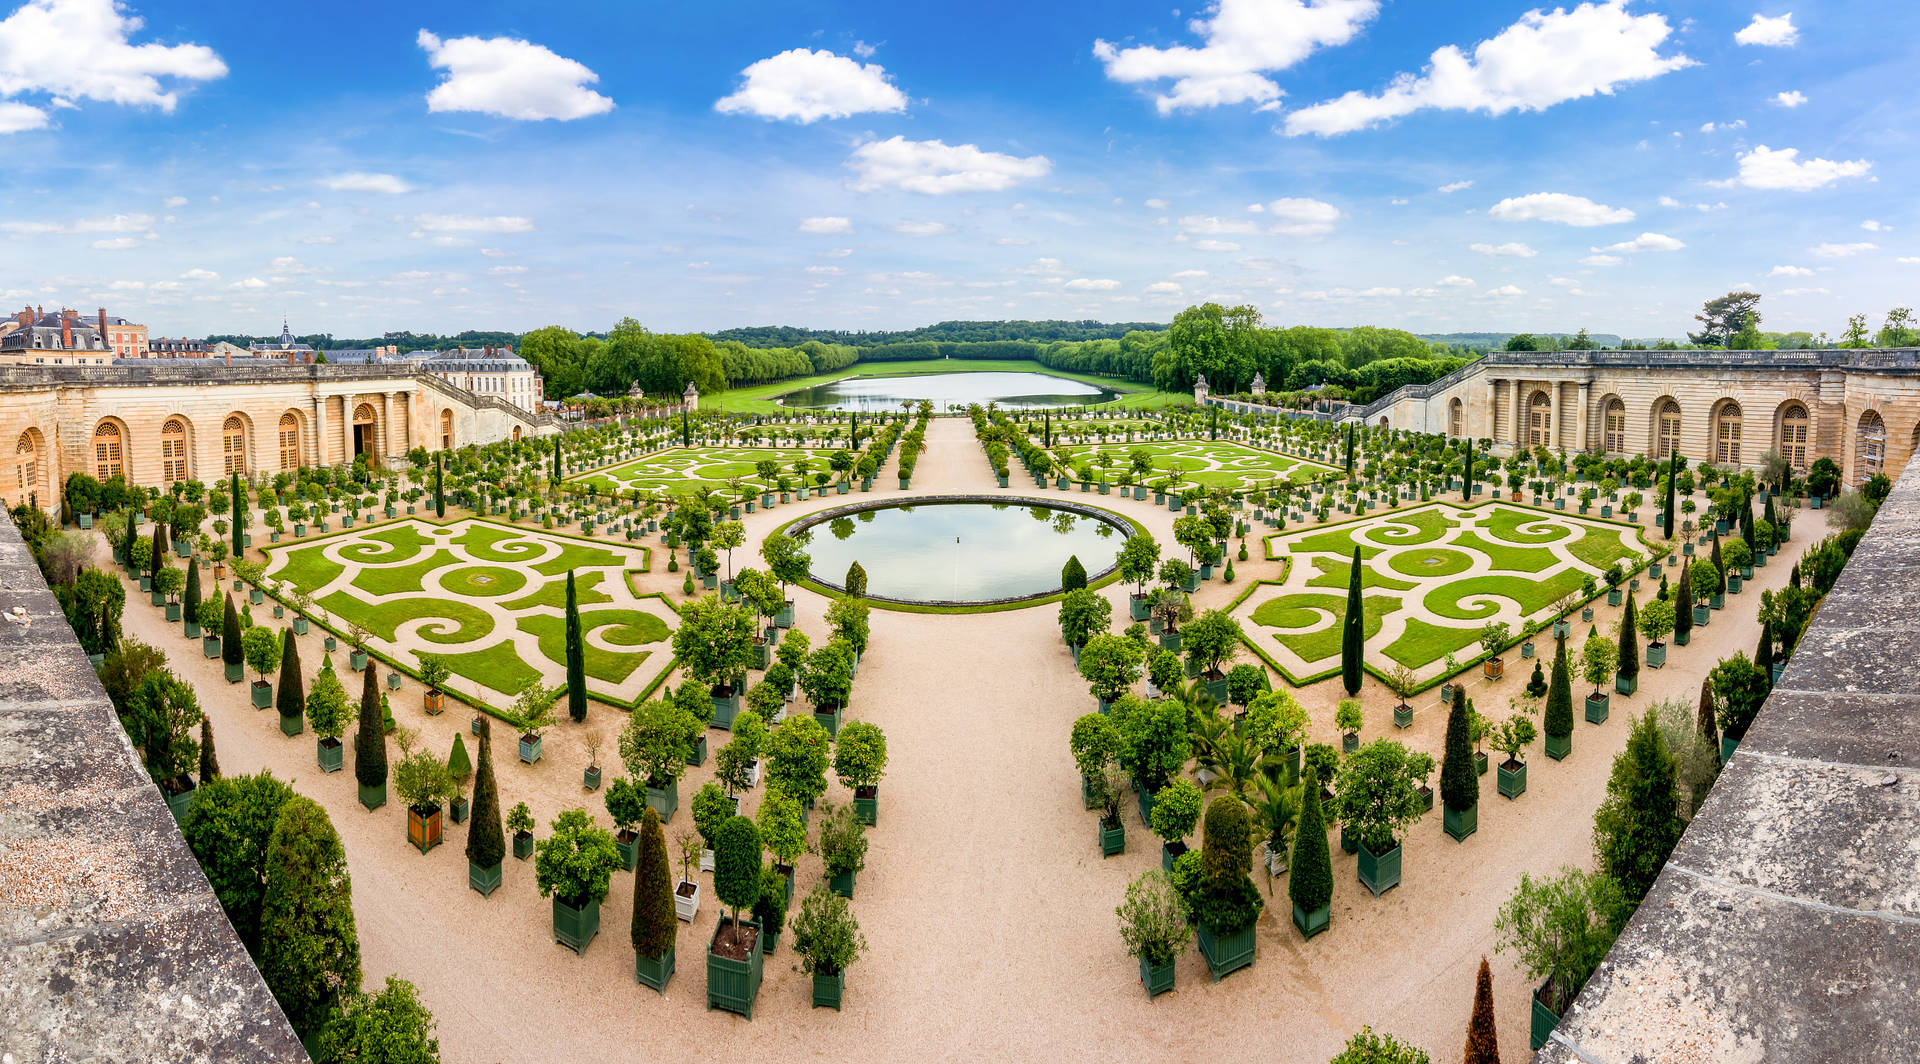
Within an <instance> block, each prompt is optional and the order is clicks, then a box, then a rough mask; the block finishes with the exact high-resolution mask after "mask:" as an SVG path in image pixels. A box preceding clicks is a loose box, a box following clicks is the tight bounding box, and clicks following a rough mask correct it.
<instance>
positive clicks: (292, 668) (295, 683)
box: [275, 632, 307, 717]
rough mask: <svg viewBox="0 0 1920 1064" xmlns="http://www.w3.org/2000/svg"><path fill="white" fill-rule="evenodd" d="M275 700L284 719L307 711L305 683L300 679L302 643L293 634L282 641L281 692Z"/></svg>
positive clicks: (288, 634) (289, 634)
mask: <svg viewBox="0 0 1920 1064" xmlns="http://www.w3.org/2000/svg"><path fill="white" fill-rule="evenodd" d="M275 698H276V702H275V705H276V706H277V707H278V708H279V710H280V715H281V716H283V717H299V716H302V715H303V714H305V713H306V711H307V693H306V690H305V681H304V680H302V679H301V678H300V641H299V640H298V639H295V638H294V637H293V633H291V632H289V633H287V638H285V639H282V640H281V641H280V690H279V691H278V692H277V693H276V695H275Z"/></svg>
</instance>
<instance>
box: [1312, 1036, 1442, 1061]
mask: <svg viewBox="0 0 1920 1064" xmlns="http://www.w3.org/2000/svg"><path fill="white" fill-rule="evenodd" d="M1327 1064H1433V1058H1432V1057H1429V1056H1427V1052H1426V1050H1424V1049H1420V1048H1418V1047H1417V1046H1412V1045H1409V1044H1407V1043H1406V1042H1402V1041H1401V1040H1399V1039H1398V1038H1395V1037H1394V1036H1392V1035H1390V1034H1374V1033H1373V1028H1372V1027H1362V1028H1360V1030H1359V1031H1358V1032H1356V1033H1355V1034H1354V1036H1353V1037H1352V1038H1349V1039H1347V1046H1346V1048H1345V1049H1342V1050H1341V1051H1340V1053H1339V1055H1337V1056H1335V1057H1334V1058H1333V1059H1332V1060H1330V1061H1328V1062H1327Z"/></svg>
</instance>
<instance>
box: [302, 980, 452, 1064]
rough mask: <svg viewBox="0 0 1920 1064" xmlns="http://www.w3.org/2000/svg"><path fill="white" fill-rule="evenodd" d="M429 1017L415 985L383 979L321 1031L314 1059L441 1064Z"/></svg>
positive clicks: (374, 1063)
mask: <svg viewBox="0 0 1920 1064" xmlns="http://www.w3.org/2000/svg"><path fill="white" fill-rule="evenodd" d="M433 1027H434V1024H433V1013H431V1012H429V1011H427V1007H426V1006H425V1005H422V1004H421V1003H420V997H419V995H418V994H417V993H416V992H415V991H414V988H413V984H412V983H409V982H407V981H406V980H405V979H401V978H399V977H398V976H392V975H389V976H387V988H386V989H385V990H382V991H381V992H380V993H378V994H372V995H367V994H356V995H354V996H353V997H352V998H351V999H350V1000H348V1002H347V1003H346V1006H345V1007H344V1008H343V1009H341V1010H340V1011H339V1012H337V1013H335V1014H334V1015H333V1017H332V1018H331V1019H329V1020H328V1021H327V1023H326V1026H325V1027H324V1028H323V1029H322V1030H321V1033H320V1045H319V1052H318V1053H316V1054H314V1058H315V1059H316V1060H324V1061H329V1062H332V1064H440V1040H439V1039H437V1038H435V1037H433Z"/></svg>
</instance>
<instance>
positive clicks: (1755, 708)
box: [1707, 651, 1771, 742]
mask: <svg viewBox="0 0 1920 1064" xmlns="http://www.w3.org/2000/svg"><path fill="white" fill-rule="evenodd" d="M1770 679H1771V678H1770V677H1769V676H1768V675H1767V674H1766V672H1765V671H1763V670H1762V669H1761V668H1760V667H1759V666H1758V665H1755V664H1754V663H1753V662H1752V661H1750V660H1748V658H1747V655H1746V653H1745V652H1744V651H1742V652H1740V653H1737V654H1735V655H1734V656H1732V657H1730V658H1723V659H1721V661H1720V663H1719V664H1718V665H1715V666H1714V667H1713V671H1712V672H1710V673H1708V674H1707V682H1708V683H1710V684H1711V685H1712V687H1713V695H1714V700H1715V703H1716V705H1717V707H1718V717H1719V719H1718V724H1719V726H1720V733H1721V734H1722V735H1725V736H1726V737H1727V738H1729V739H1732V740H1733V741H1735V742H1739V741H1740V740H1741V739H1744V738H1746V735H1747V729H1748V728H1749V727H1751V726H1752V724H1753V718H1754V717H1755V715H1757V714H1758V713H1759V712H1760V707H1761V705H1762V704H1764V703H1765V702H1766V700H1767V691H1768V690H1769V688H1770V686H1771V685H1770Z"/></svg>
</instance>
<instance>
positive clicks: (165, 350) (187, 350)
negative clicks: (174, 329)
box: [147, 336, 233, 358]
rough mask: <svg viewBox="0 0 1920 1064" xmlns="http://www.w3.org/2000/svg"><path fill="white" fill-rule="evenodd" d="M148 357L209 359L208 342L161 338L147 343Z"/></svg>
mask: <svg viewBox="0 0 1920 1064" xmlns="http://www.w3.org/2000/svg"><path fill="white" fill-rule="evenodd" d="M227 346H229V347H231V346H233V345H232V344H228V345H227ZM147 357H148V358H205V357H207V342H206V341H205V340H188V339H186V338H184V337H182V338H181V339H178V340H175V339H172V338H171V337H166V336H160V337H156V338H154V339H151V340H148V341H147Z"/></svg>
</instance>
